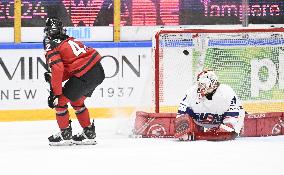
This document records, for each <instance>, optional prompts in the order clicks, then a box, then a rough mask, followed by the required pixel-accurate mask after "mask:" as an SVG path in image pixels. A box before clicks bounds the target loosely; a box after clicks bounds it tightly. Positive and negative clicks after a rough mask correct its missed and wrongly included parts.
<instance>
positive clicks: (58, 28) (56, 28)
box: [44, 17, 65, 39]
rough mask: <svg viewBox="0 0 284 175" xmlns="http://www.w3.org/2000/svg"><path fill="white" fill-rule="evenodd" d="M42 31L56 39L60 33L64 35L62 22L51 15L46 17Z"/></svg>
mask: <svg viewBox="0 0 284 175" xmlns="http://www.w3.org/2000/svg"><path fill="white" fill-rule="evenodd" d="M44 32H45V34H46V35H47V36H49V37H51V38H52V39H57V38H60V37H61V36H62V35H65V30H64V29H63V24H62V22H61V20H60V19H59V18H57V17H51V18H47V19H46V22H45V28H44Z"/></svg>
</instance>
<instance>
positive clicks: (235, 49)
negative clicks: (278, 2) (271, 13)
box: [152, 28, 284, 113]
mask: <svg viewBox="0 0 284 175" xmlns="http://www.w3.org/2000/svg"><path fill="white" fill-rule="evenodd" d="M153 56H154V61H155V63H154V69H153V70H154V72H153V78H154V80H153V81H154V91H153V93H152V94H153V98H154V100H152V101H153V102H154V106H155V107H154V108H155V110H154V112H155V113H159V112H176V111H177V107H178V104H179V102H180V101H181V100H182V98H183V97H184V94H185V91H186V90H187V89H188V87H189V86H191V85H193V84H194V83H195V81H196V75H197V73H198V72H199V71H201V70H202V69H204V68H208V69H213V70H214V71H215V72H216V74H217V75H218V77H219V81H220V82H221V83H224V84H228V85H230V86H231V87H232V88H233V89H234V90H235V91H236V93H237V95H238V97H239V98H240V99H241V100H242V101H243V105H244V108H245V110H246V111H247V112H248V113H254V112H283V111H284V28H269V29H216V30H213V29H212V30H207V29H170V30H159V31H158V32H157V33H156V35H155V37H154V39H153ZM152 109H153V108H152Z"/></svg>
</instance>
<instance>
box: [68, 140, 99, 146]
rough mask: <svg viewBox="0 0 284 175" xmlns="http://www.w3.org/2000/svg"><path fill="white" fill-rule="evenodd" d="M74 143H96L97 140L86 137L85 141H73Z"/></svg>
mask: <svg viewBox="0 0 284 175" xmlns="http://www.w3.org/2000/svg"><path fill="white" fill-rule="evenodd" d="M72 143H73V144H75V145H96V144H97V142H96V140H95V139H86V140H83V141H74V140H73V141H72Z"/></svg>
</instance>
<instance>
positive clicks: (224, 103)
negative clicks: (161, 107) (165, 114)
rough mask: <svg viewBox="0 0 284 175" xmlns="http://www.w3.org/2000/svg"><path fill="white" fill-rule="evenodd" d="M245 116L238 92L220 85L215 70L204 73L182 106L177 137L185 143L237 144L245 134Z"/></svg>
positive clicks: (204, 71) (176, 124)
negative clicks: (191, 141)
mask: <svg viewBox="0 0 284 175" xmlns="http://www.w3.org/2000/svg"><path fill="white" fill-rule="evenodd" d="M244 116H245V111H244V109H243V107H242V105H241V102H240V100H239V99H238V97H237V95H236V93H235V92H234V90H233V89H232V88H231V87H230V86H228V85H225V84H220V83H219V82H218V78H217V76H216V74H215V73H214V71H213V70H203V71H202V72H201V73H199V74H198V76H197V84H195V85H193V86H192V87H190V88H189V89H188V91H187V92H186V95H185V97H184V98H183V100H182V101H181V103H180V104H179V108H178V113H177V118H176V122H175V137H176V138H178V139H179V140H182V141H186V140H209V141H223V140H233V139H235V138H236V137H237V136H238V135H239V133H240V132H241V129H242V127H243V121H244Z"/></svg>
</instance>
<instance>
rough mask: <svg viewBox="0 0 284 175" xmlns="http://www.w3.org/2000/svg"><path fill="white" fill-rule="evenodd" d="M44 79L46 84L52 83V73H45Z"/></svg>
mask: <svg viewBox="0 0 284 175" xmlns="http://www.w3.org/2000/svg"><path fill="white" fill-rule="evenodd" d="M44 79H45V81H46V82H48V83H50V81H51V72H49V71H48V72H45V73H44Z"/></svg>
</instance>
